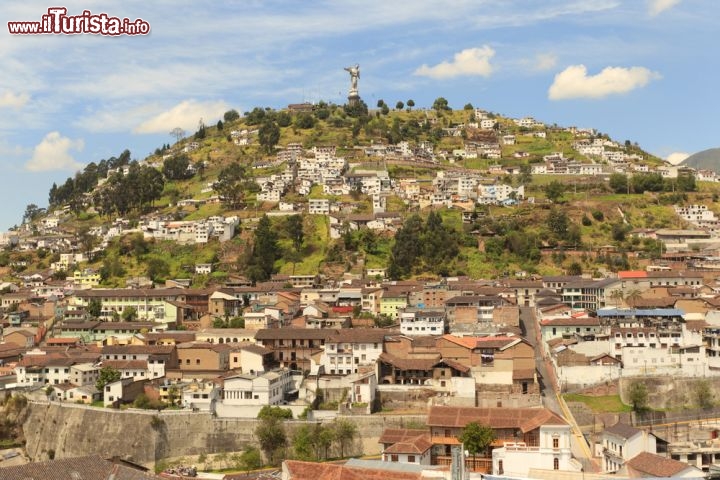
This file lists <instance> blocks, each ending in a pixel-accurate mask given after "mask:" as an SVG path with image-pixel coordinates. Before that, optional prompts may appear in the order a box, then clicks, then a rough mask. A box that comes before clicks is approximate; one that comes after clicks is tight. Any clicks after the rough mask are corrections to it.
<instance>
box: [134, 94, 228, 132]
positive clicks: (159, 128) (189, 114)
mask: <svg viewBox="0 0 720 480" xmlns="http://www.w3.org/2000/svg"><path fill="white" fill-rule="evenodd" d="M228 110H230V107H228V105H227V104H226V103H225V102H223V101H217V102H197V101H195V100H183V101H182V102H180V103H179V104H177V105H175V106H174V107H173V108H171V109H170V110H167V111H165V112H162V113H159V114H157V115H155V116H154V117H152V118H150V119H148V120H146V121H144V122H143V123H141V124H140V125H138V126H137V127H135V129H134V130H133V133H167V132H169V131H170V130H172V129H173V128H175V127H180V128H183V129H185V130H187V131H195V130H196V129H197V126H198V121H199V120H200V119H201V118H202V119H203V121H204V122H205V123H206V124H208V125H209V124H210V122H212V121H213V119H217V118H220V117H222V115H223V113H225V112H226V111H228Z"/></svg>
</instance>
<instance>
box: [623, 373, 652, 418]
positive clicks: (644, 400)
mask: <svg viewBox="0 0 720 480" xmlns="http://www.w3.org/2000/svg"><path fill="white" fill-rule="evenodd" d="M628 397H629V400H630V405H631V406H632V409H633V411H634V412H636V413H645V412H646V411H647V410H648V391H647V387H646V386H645V384H644V383H642V382H641V381H639V380H636V381H634V382H633V383H632V384H630V391H629V392H628Z"/></svg>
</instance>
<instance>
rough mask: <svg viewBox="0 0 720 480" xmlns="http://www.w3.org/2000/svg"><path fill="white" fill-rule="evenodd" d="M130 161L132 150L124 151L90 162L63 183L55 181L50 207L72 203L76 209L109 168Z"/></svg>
mask: <svg viewBox="0 0 720 480" xmlns="http://www.w3.org/2000/svg"><path fill="white" fill-rule="evenodd" d="M129 163H130V150H125V151H123V152H122V153H121V154H120V155H119V156H118V157H110V158H109V159H107V160H105V159H103V160H100V162H98V163H95V162H90V163H89V164H87V165H86V166H85V168H84V169H83V170H82V171H81V172H77V173H76V174H75V176H74V177H68V179H67V180H66V181H65V183H63V184H62V185H60V186H58V185H57V184H55V183H53V185H52V187H51V188H50V192H49V195H48V203H49V205H50V207H51V208H52V207H58V206H63V205H70V206H71V207H72V208H73V209H74V210H76V209H77V208H79V206H80V205H81V204H82V197H83V194H85V193H88V192H90V191H92V190H93V189H94V188H95V186H96V185H97V183H98V180H99V179H100V178H105V177H107V173H108V171H109V170H112V169H114V168H118V167H122V166H125V165H128V164H129Z"/></svg>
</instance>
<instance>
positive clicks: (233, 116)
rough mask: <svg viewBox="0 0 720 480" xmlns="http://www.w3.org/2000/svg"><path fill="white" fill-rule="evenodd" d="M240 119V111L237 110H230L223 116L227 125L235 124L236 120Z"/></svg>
mask: <svg viewBox="0 0 720 480" xmlns="http://www.w3.org/2000/svg"><path fill="white" fill-rule="evenodd" d="M239 118H240V114H239V113H238V111H237V110H235V109H232V110H228V111H227V112H225V114H224V115H223V120H225V122H226V123H227V122H234V121H235V120H238V119H239Z"/></svg>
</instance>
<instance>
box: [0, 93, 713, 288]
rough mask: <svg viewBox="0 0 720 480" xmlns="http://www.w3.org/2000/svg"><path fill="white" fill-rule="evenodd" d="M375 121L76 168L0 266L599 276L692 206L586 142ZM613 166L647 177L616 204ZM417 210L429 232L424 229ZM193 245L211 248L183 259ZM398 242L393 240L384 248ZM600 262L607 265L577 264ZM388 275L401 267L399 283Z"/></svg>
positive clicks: (380, 117) (621, 156)
mask: <svg viewBox="0 0 720 480" xmlns="http://www.w3.org/2000/svg"><path fill="white" fill-rule="evenodd" d="M383 106H384V107H385V108H383V109H382V110H380V111H370V112H367V111H364V112H355V111H350V110H348V109H347V108H346V107H343V106H339V105H332V104H330V105H328V104H324V103H321V104H318V105H315V106H310V108H311V109H310V110H309V111H307V112H304V111H303V112H294V111H291V110H289V109H288V110H280V111H275V110H272V109H262V108H255V109H253V110H252V111H251V112H247V113H246V114H245V115H243V116H241V115H240V114H238V113H237V112H235V111H229V112H226V115H225V117H224V120H225V122H222V121H221V122H218V124H217V125H216V126H207V127H206V126H205V125H202V124H201V127H200V128H199V130H198V131H197V132H195V133H194V134H193V135H192V136H190V137H187V138H182V137H183V135H184V132H179V134H178V139H177V140H178V141H177V143H176V144H175V145H172V146H171V145H169V144H168V145H163V146H161V147H160V148H158V149H157V150H156V152H155V153H154V154H153V155H150V156H149V157H147V158H146V159H144V160H141V161H136V160H131V154H130V152H129V150H125V151H124V152H122V153H121V154H120V155H119V156H118V157H112V158H109V159H103V160H100V161H98V162H97V163H91V164H89V165H87V166H86V168H85V169H84V170H83V171H81V172H78V173H77V174H76V175H75V176H74V177H69V178H68V179H67V181H66V182H65V183H63V184H60V185H53V187H52V189H51V190H50V192H49V198H50V205H49V208H48V209H47V210H46V209H42V208H38V207H37V206H35V205H29V206H28V209H27V211H26V213H25V224H24V225H23V226H22V227H21V228H19V229H18V231H17V232H15V234H14V235H17V236H18V237H20V238H19V240H18V241H17V243H18V246H27V245H36V244H37V242H38V240H37V238H35V237H42V239H43V244H44V245H45V247H43V248H40V249H38V251H37V252H35V253H32V249H30V250H31V251H28V249H21V248H18V249H16V250H11V251H7V252H2V254H0V267H2V266H11V267H12V269H13V272H14V273H16V274H17V273H19V272H20V271H21V270H24V271H29V272H32V271H38V270H44V269H48V268H51V267H53V266H55V267H54V270H57V268H61V269H63V270H65V271H61V272H57V271H56V272H54V275H55V276H56V277H57V278H58V279H62V278H64V276H69V275H71V274H73V272H74V269H75V268H90V269H92V270H94V271H96V272H98V273H99V274H100V276H101V279H102V280H101V285H102V286H106V287H122V286H127V281H128V279H133V278H138V277H146V278H149V279H151V280H153V281H155V282H159V283H162V282H163V281H164V280H167V279H173V278H183V279H185V278H189V277H191V278H192V284H193V285H194V286H196V287H203V286H206V285H208V284H215V283H222V282H223V281H224V280H225V279H226V277H227V276H229V275H234V274H240V275H246V276H247V277H248V278H250V279H251V280H256V279H257V280H263V279H267V278H268V277H269V276H270V275H271V274H280V275H293V274H294V275H310V274H315V273H321V274H324V275H327V276H328V277H331V278H335V277H337V276H339V275H342V274H343V273H350V274H355V275H362V274H363V273H364V272H365V271H366V270H373V271H377V270H378V269H388V270H389V271H390V272H391V273H392V274H393V275H392V276H393V278H395V277H397V278H408V277H421V276H423V275H444V276H445V275H456V276H459V275H468V276H470V277H473V278H497V277H500V276H505V275H511V274H512V273H513V272H525V273H528V274H532V273H542V274H559V273H563V272H574V273H579V272H583V271H584V272H592V273H594V274H598V275H599V274H601V272H602V271H603V270H605V269H618V268H627V267H639V266H640V265H638V264H637V261H638V260H639V259H640V258H652V257H655V256H656V255H657V254H658V252H659V248H658V245H657V244H656V242H652V241H643V242H638V239H633V238H630V236H629V235H626V234H628V233H629V231H630V230H631V229H632V228H667V227H669V226H672V225H677V224H678V221H677V217H676V215H675V213H674V210H673V209H672V205H673V204H675V203H678V202H679V201H683V200H686V201H689V202H693V201H702V199H701V198H700V197H701V196H702V195H703V194H707V193H709V192H702V193H701V192H698V194H697V195H698V196H695V194H694V192H693V191H694V190H695V187H694V182H693V183H692V184H691V186H692V188H691V189H690V190H688V191H689V192H693V193H691V195H693V197H694V198H689V197H687V196H686V195H685V193H682V192H684V191H685V188H681V186H680V185H676V184H675V183H677V182H674V181H671V180H666V179H663V178H662V177H660V175H659V174H658V173H652V171H653V170H654V168H655V167H656V166H657V165H660V164H661V161H660V160H659V159H657V158H654V157H653V156H652V155H649V154H647V152H644V151H643V150H642V149H641V148H640V147H638V146H637V145H629V144H628V143H626V144H625V145H623V144H620V143H617V142H614V141H612V139H610V138H609V137H608V136H607V135H603V134H600V133H598V132H596V131H595V130H591V129H583V130H579V129H575V128H563V127H559V126H557V125H547V124H544V123H541V122H536V121H535V120H533V119H532V118H525V119H511V118H507V117H503V116H502V115H500V114H495V113H490V112H483V111H480V110H475V109H474V108H472V106H471V105H469V104H468V107H469V108H465V109H463V110H449V109H447V110H443V109H433V110H422V109H417V110H414V109H409V108H408V109H395V110H390V109H389V108H388V107H387V106H386V105H383ZM615 162H620V164H623V165H625V164H627V165H632V164H635V163H640V164H643V165H644V166H645V167H646V168H649V169H650V171H651V173H647V174H635V175H633V176H632V186H631V188H628V187H627V186H626V185H627V183H628V182H629V177H628V176H626V175H623V174H620V173H614V174H613V175H610V173H611V172H613V171H614V170H613V168H616V167H615ZM571 169H572V170H571ZM609 177H617V178H611V179H610V180H611V181H610V182H608V178H609ZM656 180H659V181H656ZM641 184H642V185H641ZM703 188H705V189H708V188H709V187H708V186H704V187H703ZM645 191H647V194H643V192H645ZM500 192H504V193H503V195H504V197H502V198H500V197H498V196H497V195H499V194H500ZM279 200H281V201H282V203H283V204H284V206H283V208H284V209H285V210H281V209H280V206H279V203H280V201H279ZM311 201H325V202H327V204H328V206H327V208H328V209H329V208H330V205H331V206H332V208H333V209H334V210H333V214H332V215H327V213H329V212H330V210H328V211H327V212H325V213H326V214H325V215H313V214H312V212H310V208H309V204H310V202H311ZM432 211H436V212H438V213H439V216H436V217H434V218H431V215H430V212H432ZM266 213H267V214H269V215H268V220H267V222H266V223H265V224H264V226H263V228H262V229H260V231H261V232H264V234H263V235H264V238H259V235H258V229H257V226H258V225H259V222H260V221H261V219H262V218H263V215H264V214H266ZM415 214H419V216H418V215H415ZM413 216H415V218H413ZM438 219H440V221H438ZM226 220H228V221H230V222H231V223H230V227H229V229H230V234H229V235H228V236H224V237H223V238H222V239H220V233H215V234H213V233H212V232H223V231H224V230H225V228H226V224H225V222H226ZM195 223H201V224H202V225H200V226H199V227H198V226H196V225H195ZM196 228H198V229H200V230H202V231H204V232H205V234H206V236H209V237H212V238H206V239H205V240H204V241H203V242H196V241H195V240H196V237H195V232H196ZM406 228H407V229H406ZM200 230H197V231H200ZM402 234H406V235H405V237H404V238H405V240H406V241H404V242H399V241H398V238H403V235H402ZM180 237H182V238H180ZM225 237H228V238H225ZM260 237H262V235H260ZM418 238H419V239H420V240H421V243H422V245H423V246H422V247H421V248H416V247H417V245H416V243H417V239H418ZM259 240H261V242H260V244H259V243H258V241H259ZM52 242H55V243H52ZM63 242H70V243H71V244H72V245H73V246H74V247H73V248H75V249H76V250H77V251H79V252H83V253H84V254H85V257H84V258H83V259H81V260H78V261H79V262H82V263H83V265H81V266H78V267H75V266H74V267H72V268H73V269H71V268H70V266H69V265H62V264H61V262H60V254H61V253H62V252H63V249H64V248H65V247H63ZM263 242H265V247H266V248H265V252H266V253H267V255H266V257H263V258H262V259H261V260H262V265H260V264H258V262H259V257H258V255H256V254H255V253H256V252H257V251H259V250H258V249H259V248H260V247H261V246H262V245H261V244H262V243H263ZM51 243H52V245H51ZM55 244H57V245H55ZM607 245H613V246H615V247H616V248H617V252H616V253H614V254H613V255H603V256H602V257H600V256H596V255H594V254H593V252H597V251H598V249H599V248H600V247H603V248H605V247H606V246H607ZM442 246H445V247H447V248H445V249H443V248H442ZM450 247H452V248H450ZM446 250H447V251H446ZM605 250H607V249H605ZM566 251H571V252H573V253H572V254H571V255H567V254H566V253H565V252H566ZM628 252H629V253H630V255H629V256H628ZM408 255H409V256H408ZM399 258H406V259H410V260H408V261H407V262H406V263H407V265H404V266H403V265H401V264H400V263H398V262H399V260H398V259H399ZM197 264H205V265H207V264H211V265H212V273H210V274H207V273H195V272H194V268H195V265H197ZM57 265H60V267H57ZM398 266H400V267H403V268H400V269H398V268H397V267H398ZM393 267H396V268H394V269H393ZM405 267H407V268H405ZM4 278H8V279H9V280H10V279H12V275H6V276H5V277H4Z"/></svg>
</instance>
